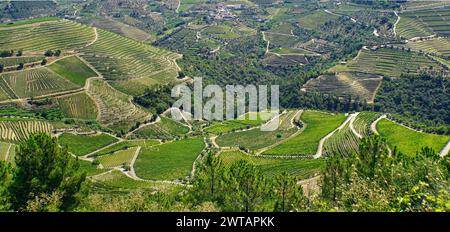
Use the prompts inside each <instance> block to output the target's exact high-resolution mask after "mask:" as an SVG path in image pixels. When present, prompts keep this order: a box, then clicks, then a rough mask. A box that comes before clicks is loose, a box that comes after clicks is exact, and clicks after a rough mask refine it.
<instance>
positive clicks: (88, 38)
mask: <svg viewBox="0 0 450 232" xmlns="http://www.w3.org/2000/svg"><path fill="white" fill-rule="evenodd" d="M94 39H95V33H94V30H93V28H91V27H88V26H85V25H82V24H79V23H75V22H72V21H67V20H60V21H49V22H42V23H39V24H28V25H23V26H20V27H8V28H0V50H11V49H12V50H15V51H17V50H23V51H39V52H43V51H46V50H57V49H59V50H74V49H77V48H82V47H83V46H85V45H87V44H88V43H90V42H92V41H93V40H94Z"/></svg>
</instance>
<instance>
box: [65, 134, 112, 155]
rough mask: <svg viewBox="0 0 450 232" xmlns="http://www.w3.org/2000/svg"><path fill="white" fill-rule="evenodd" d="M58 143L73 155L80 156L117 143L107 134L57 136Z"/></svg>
mask: <svg viewBox="0 0 450 232" xmlns="http://www.w3.org/2000/svg"><path fill="white" fill-rule="evenodd" d="M58 140H59V142H60V144H61V145H63V146H67V148H68V149H69V151H70V152H72V153H73V154H74V155H77V156H82V155H86V154H89V153H91V152H94V151H96V150H98V149H100V148H102V147H105V146H107V145H109V144H112V143H114V142H117V139H116V138H114V137H112V136H110V135H108V134H99V135H75V134H69V133H65V134H62V135H61V136H59V139H58Z"/></svg>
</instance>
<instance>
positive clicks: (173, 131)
mask: <svg viewBox="0 0 450 232" xmlns="http://www.w3.org/2000/svg"><path fill="white" fill-rule="evenodd" d="M160 118H161V120H160V121H159V122H157V123H154V124H151V125H148V126H145V127H142V128H141V129H139V130H137V131H135V132H134V134H135V135H136V136H137V137H138V138H147V139H173V138H177V137H181V136H183V135H184V134H186V133H188V132H189V128H188V127H187V126H185V125H184V124H181V123H179V122H176V121H174V120H172V119H169V118H166V117H163V116H161V117H160Z"/></svg>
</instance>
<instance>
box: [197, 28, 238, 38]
mask: <svg viewBox="0 0 450 232" xmlns="http://www.w3.org/2000/svg"><path fill="white" fill-rule="evenodd" d="M201 32H202V35H203V34H204V35H205V36H208V37H211V38H214V39H222V40H230V39H237V38H239V37H241V36H240V35H239V34H238V33H236V31H235V30H234V28H233V27H231V26H228V25H213V26H209V27H206V28H205V29H203V30H202V31H201Z"/></svg>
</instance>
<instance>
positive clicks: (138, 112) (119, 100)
mask: <svg viewBox="0 0 450 232" xmlns="http://www.w3.org/2000/svg"><path fill="white" fill-rule="evenodd" d="M88 92H89V94H90V95H91V96H92V98H93V99H94V101H95V102H96V104H97V106H98V110H99V116H98V118H97V119H98V121H99V122H100V123H102V124H104V125H106V126H109V127H112V128H115V129H118V130H120V129H123V130H128V129H129V128H131V127H132V126H134V123H136V122H144V121H145V120H147V119H149V118H150V115H149V113H147V112H145V111H143V110H142V109H140V108H139V107H137V106H135V105H134V104H133V103H132V102H131V100H130V96H128V95H126V94H123V93H121V92H119V91H117V90H115V89H114V88H112V87H111V86H109V85H108V83H107V82H106V81H104V80H92V81H91V85H90V87H89V89H88Z"/></svg>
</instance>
